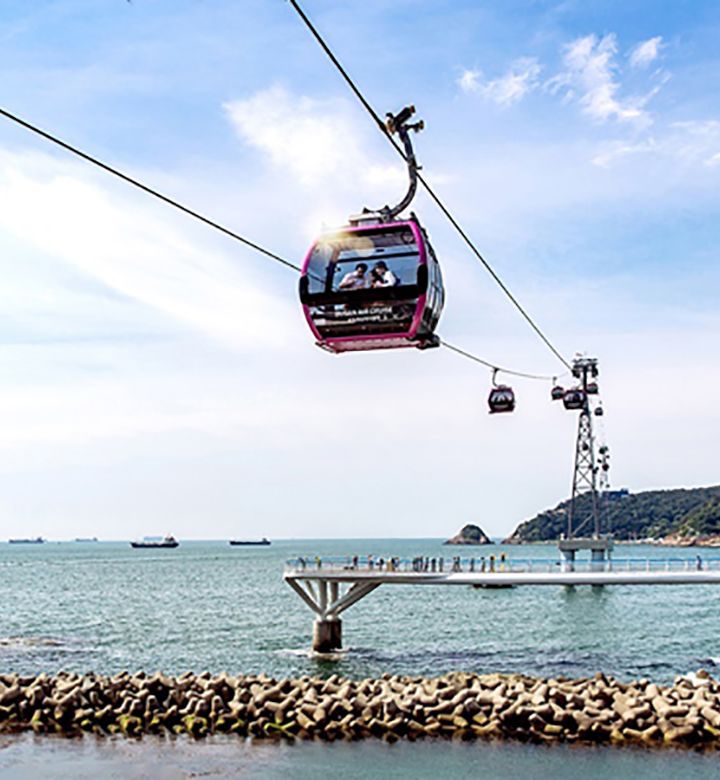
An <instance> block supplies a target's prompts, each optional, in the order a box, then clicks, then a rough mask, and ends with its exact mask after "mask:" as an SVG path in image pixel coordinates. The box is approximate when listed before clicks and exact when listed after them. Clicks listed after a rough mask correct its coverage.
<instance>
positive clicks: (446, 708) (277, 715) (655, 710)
mask: <svg viewBox="0 0 720 780" xmlns="http://www.w3.org/2000/svg"><path fill="white" fill-rule="evenodd" d="M27 730H33V731H35V732H36V733H57V734H63V735H67V736H75V735H80V734H82V733H83V732H89V733H95V734H98V735H104V734H123V735H125V736H128V737H138V736H141V735H142V734H150V733H170V734H190V735H191V736H193V737H204V736H206V735H208V734H216V733H230V734H237V735H239V736H243V737H246V736H249V737H254V738H264V739H272V738H279V739H290V740H292V739H322V740H335V739H345V740H358V739H365V738H379V739H384V740H387V741H391V742H394V741H396V740H398V739H409V740H414V739H421V738H428V737H445V738H452V739H460V740H473V739H513V740H521V741H525V742H529V741H532V742H580V743H612V744H644V745H649V746H652V745H657V746H660V745H671V746H688V747H706V748H714V747H719V746H720V683H718V682H717V681H716V680H714V679H713V678H712V677H710V675H709V674H708V673H707V672H705V671H700V672H698V673H697V674H694V675H688V676H687V677H678V678H676V680H675V682H674V684H673V685H671V686H661V685H656V684H654V683H651V682H649V681H648V680H639V681H636V682H631V683H622V682H619V681H618V680H616V679H615V678H613V677H606V676H604V675H602V674H597V675H595V677H592V678H583V679H578V680H567V679H564V678H557V679H547V680H546V679H540V678H534V677H526V676H523V675H500V674H489V675H475V674H466V673H459V672H455V673H452V674H448V675H445V676H443V677H438V678H421V677H401V676H390V675H383V677H382V678H380V679H364V680H358V681H353V680H348V679H343V678H341V677H338V676H337V675H332V676H331V677H329V678H328V679H319V678H311V677H301V678H299V679H273V678H270V677H267V676H265V675H259V676H239V677H232V676H229V675H227V674H225V673H223V674H219V675H214V676H213V675H211V674H210V673H209V672H205V673H202V674H192V673H189V672H187V673H185V674H181V675H180V676H178V677H170V676H166V675H163V674H161V673H156V674H153V675H146V674H145V673H142V672H140V673H136V674H132V675H131V674H128V673H127V672H123V673H121V674H118V675H115V676H113V677H106V676H101V675H93V674H89V675H78V674H74V673H68V672H59V673H58V674H56V675H53V676H50V675H47V674H40V675H37V676H35V677H33V676H19V675H16V674H5V675H0V733H15V732H19V731H27Z"/></svg>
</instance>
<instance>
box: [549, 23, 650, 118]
mask: <svg viewBox="0 0 720 780" xmlns="http://www.w3.org/2000/svg"><path fill="white" fill-rule="evenodd" d="M617 50H618V47H617V39H616V37H615V35H613V34H612V33H611V34H608V35H605V36H603V37H602V38H598V37H597V36H596V35H586V36H584V37H582V38H577V39H576V40H574V41H572V42H570V43H569V44H567V46H566V47H565V53H564V57H563V65H564V70H563V71H562V72H561V73H559V74H558V75H557V76H554V77H553V78H552V79H550V80H549V81H548V82H547V84H546V87H547V89H548V90H549V91H550V92H552V93H553V94H556V93H559V92H563V91H564V95H565V98H566V99H567V100H577V101H578V102H579V104H580V106H581V107H582V111H583V113H584V114H586V115H587V116H589V117H591V118H592V119H594V120H596V121H600V122H604V121H607V120H610V119H616V120H618V121H619V122H632V123H636V124H639V125H644V126H647V125H649V124H651V122H652V120H651V118H650V116H649V115H648V113H647V112H646V111H645V105H646V104H647V102H648V101H649V100H650V98H651V97H652V96H653V95H654V94H655V92H656V91H657V90H653V91H652V92H650V93H649V94H647V95H644V96H631V97H627V98H624V99H623V98H620V97H619V96H618V93H619V91H620V87H621V85H620V82H619V81H618V79H617V73H618V70H619V68H618V65H617V63H616V61H615V57H616V54H617Z"/></svg>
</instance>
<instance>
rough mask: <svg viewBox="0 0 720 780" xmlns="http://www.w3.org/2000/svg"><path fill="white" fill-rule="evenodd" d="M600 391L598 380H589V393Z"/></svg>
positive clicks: (593, 393) (594, 393)
mask: <svg viewBox="0 0 720 780" xmlns="http://www.w3.org/2000/svg"><path fill="white" fill-rule="evenodd" d="M599 392H600V388H599V387H598V383H597V382H588V383H587V394H588V395H597V394H598V393H599Z"/></svg>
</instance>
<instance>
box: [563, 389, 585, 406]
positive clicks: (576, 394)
mask: <svg viewBox="0 0 720 780" xmlns="http://www.w3.org/2000/svg"><path fill="white" fill-rule="evenodd" d="M586 398H587V397H586V395H585V391H584V390H583V389H582V388H581V387H571V388H570V389H569V390H566V391H565V395H564V396H563V404H564V406H565V408H566V409H571V410H574V409H583V408H584V407H585V401H586Z"/></svg>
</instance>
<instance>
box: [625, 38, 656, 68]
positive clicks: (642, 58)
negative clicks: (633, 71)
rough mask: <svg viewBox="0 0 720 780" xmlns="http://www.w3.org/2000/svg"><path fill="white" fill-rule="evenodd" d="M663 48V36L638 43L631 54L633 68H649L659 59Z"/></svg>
mask: <svg viewBox="0 0 720 780" xmlns="http://www.w3.org/2000/svg"><path fill="white" fill-rule="evenodd" d="M662 46H663V42H662V36H661V35H656V36H655V37H654V38H649V39H648V40H647V41H643V42H642V43H638V45H637V46H635V47H633V49H632V50H631V52H630V64H631V65H632V67H633V68H647V66H648V65H650V63H652V62H654V61H655V60H656V59H657V58H658V56H659V54H660V49H661V48H662Z"/></svg>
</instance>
